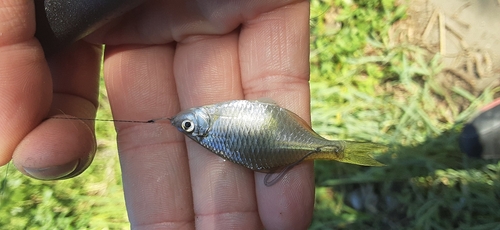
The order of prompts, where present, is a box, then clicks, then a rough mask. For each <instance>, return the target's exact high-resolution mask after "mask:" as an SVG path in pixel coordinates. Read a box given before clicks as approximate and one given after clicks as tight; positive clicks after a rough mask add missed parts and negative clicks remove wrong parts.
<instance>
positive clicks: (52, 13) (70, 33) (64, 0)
mask: <svg viewBox="0 0 500 230" xmlns="http://www.w3.org/2000/svg"><path fill="white" fill-rule="evenodd" d="M144 1H145V0H35V9H36V33H35V37H36V38H38V40H39V41H40V43H41V44H42V47H43V49H44V51H45V56H50V55H52V54H54V53H56V52H58V51H60V50H61V49H63V48H64V47H66V46H68V45H70V44H71V43H73V42H75V41H77V40H79V39H81V38H83V37H85V36H86V35H88V34H90V33H92V32H93V31H95V30H96V29H97V28H99V27H100V26H102V25H103V24H105V23H106V22H107V21H109V20H110V19H113V18H115V17H118V16H120V15H122V14H124V13H126V12H127V11H129V10H131V9H133V8H134V7H136V6H138V5H139V4H141V3H142V2H144Z"/></svg>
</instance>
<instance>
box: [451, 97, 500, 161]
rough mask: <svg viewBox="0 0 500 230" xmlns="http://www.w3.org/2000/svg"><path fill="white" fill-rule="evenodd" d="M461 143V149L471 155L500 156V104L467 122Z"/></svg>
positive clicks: (482, 156)
mask: <svg viewBox="0 0 500 230" xmlns="http://www.w3.org/2000/svg"><path fill="white" fill-rule="evenodd" d="M459 143H460V149H461V150H462V151H463V152H464V153H466V154H467V156H469V157H474V158H484V159H498V158H500V104H497V105H495V106H494V107H492V108H489V109H487V110H485V111H483V112H481V113H480V114H479V115H478V116H477V117H475V118H474V119H473V120H472V121H470V122H469V123H467V124H466V125H465V127H464V129H463V130H462V133H461V135H460V139H459Z"/></svg>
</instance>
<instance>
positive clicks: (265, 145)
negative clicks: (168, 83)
mask: <svg viewBox="0 0 500 230" xmlns="http://www.w3.org/2000/svg"><path fill="white" fill-rule="evenodd" d="M171 123H172V125H174V126H175V127H177V129H178V130H179V131H181V132H183V133H184V134H186V135H187V136H188V137H189V138H191V139H193V140H194V141H196V142H197V143H199V144H200V145H202V146H203V147H205V148H207V149H209V150H210V151H212V152H214V153H215V154H217V155H218V156H220V157H222V158H224V159H226V160H229V161H231V162H234V163H237V164H240V165H243V166H245V167H247V168H249V169H252V170H255V171H260V172H273V171H276V170H278V169H282V168H285V167H287V166H291V165H295V164H297V163H299V162H301V161H302V160H311V159H327V160H337V161H342V162H347V163H354V164H360V165H370V166H380V165H382V164H381V163H379V162H377V161H375V160H374V159H372V158H371V157H369V156H368V155H366V152H368V151H373V150H377V148H379V147H380V145H378V144H374V143H362V142H350V141H343V140H338V141H332V140H327V139H325V138H323V137H321V136H320V135H318V134H317V133H315V132H314V131H313V130H312V129H311V128H310V127H309V126H308V125H307V124H306V122H305V121H304V120H302V119H301V118H300V117H298V116H297V115H296V114H294V113H292V112H291V111H289V110H287V109H284V108H281V107H279V106H278V105H276V104H273V103H266V102H260V101H247V100H235V101H228V102H222V103H219V104H214V105H207V106H201V107H196V108H191V109H188V110H186V111H183V112H180V113H179V114H177V115H176V116H175V117H173V118H171ZM349 149H350V150H352V151H347V150H349ZM349 153H351V154H350V155H349Z"/></svg>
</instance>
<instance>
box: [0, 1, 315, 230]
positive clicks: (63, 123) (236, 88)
mask: <svg viewBox="0 0 500 230" xmlns="http://www.w3.org/2000/svg"><path fill="white" fill-rule="evenodd" d="M34 12H35V11H34V5H33V0H3V1H0V22H1V23H0V92H2V97H0V121H2V122H0V165H4V164H6V163H7V162H9V160H11V159H12V160H13V163H14V165H15V166H16V167H17V168H18V169H19V170H20V171H21V172H23V173H25V174H27V175H30V176H32V177H35V178H39V179H46V180H53V179H64V178H71V177H74V176H76V175H78V174H80V173H81V172H82V171H84V170H85V168H87V167H88V165H89V164H90V163H91V161H92V158H93V156H94V153H95V151H96V143H95V137H94V128H93V127H94V124H93V122H92V121H81V120H61V119H47V118H49V117H54V116H67V117H80V118H81V117H83V118H89V117H94V116H95V112H96V108H97V105H98V102H97V97H98V77H99V72H100V61H101V52H102V49H101V46H100V45H98V44H102V43H105V44H106V50H105V55H104V76H105V82H106V88H107V90H108V95H109V99H110V103H111V107H112V111H113V116H114V118H115V119H127V120H150V119H154V118H166V117H171V116H173V115H175V114H176V113H177V112H179V111H180V110H181V109H186V108H190V107H193V106H200V105H206V104H212V103H216V102H221V101H226V100H233V99H249V100H252V99H258V98H272V99H273V100H275V101H276V102H277V103H278V104H279V105H281V106H283V107H286V108H288V109H290V110H292V111H293V112H295V113H297V114H298V115H299V116H301V117H302V118H304V119H305V120H307V121H309V120H310V117H309V100H310V98H309V85H308V80H309V61H308V57H309V2H308V1H299V0H297V1H293V0H289V1H286V0H275V1H269V0H261V1H248V0H227V1H191V0H172V1H147V2H146V3H144V4H143V5H141V6H139V7H138V8H136V9H133V10H132V11H131V12H129V13H127V14H126V15H123V16H121V17H119V18H117V19H115V20H113V21H112V22H110V23H108V24H107V25H105V26H104V27H102V28H100V29H99V30H98V31H96V32H94V33H93V34H91V35H90V36H88V37H87V38H85V39H84V41H79V42H77V43H76V44H74V45H72V46H71V47H69V48H68V49H67V50H65V51H64V52H62V53H60V54H57V55H56V56H54V57H51V58H50V59H48V60H47V59H45V57H44V54H43V50H42V48H41V47H40V44H39V43H38V41H37V39H36V38H35V37H34V34H35V15H34ZM165 121H166V122H157V123H154V124H131V123H116V124H115V125H116V130H117V133H118V140H117V141H118V148H119V155H120V162H121V167H122V172H123V183H124V193H125V199H126V204H127V210H128V215H129V220H130V222H131V226H132V228H134V229H153V228H154V229H156V228H161V229H170V228H171V229H193V228H197V229H262V228H265V229H305V228H307V227H308V226H309V224H310V221H311V218H312V210H313V200H314V177H313V170H312V163H311V162H306V163H302V164H300V165H298V166H296V167H294V168H293V170H291V171H290V172H288V173H287V174H286V175H285V176H284V177H283V178H282V179H281V180H280V181H279V182H278V183H277V184H275V185H274V186H271V187H266V186H265V185H264V183H263V178H264V176H265V174H262V173H254V172H253V171H251V170H248V169H245V168H243V167H241V166H238V165H236V164H233V163H230V162H227V161H223V160H222V159H221V158H219V157H217V156H216V155H215V154H212V153H210V152H209V151H208V150H205V149H204V148H203V147H201V146H199V145H198V144H196V143H194V142H193V141H191V140H189V139H187V140H185V138H184V137H183V135H182V134H181V133H180V132H178V131H177V130H175V128H174V127H173V126H171V125H170V124H169V123H168V121H167V120H165Z"/></svg>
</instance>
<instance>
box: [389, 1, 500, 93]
mask: <svg viewBox="0 0 500 230" xmlns="http://www.w3.org/2000/svg"><path fill="white" fill-rule="evenodd" d="M409 4H410V8H409V10H408V18H407V20H404V21H405V22H403V23H402V24H400V25H398V26H399V29H404V30H406V33H405V39H407V40H409V41H410V42H411V43H413V44H418V45H419V46H423V47H426V48H427V49H428V50H429V51H430V52H432V53H440V54H441V55H442V57H443V61H444V65H445V68H444V70H443V73H444V75H446V76H441V77H443V78H446V79H448V81H450V84H454V83H453V82H458V81H459V82H462V83H461V85H462V86H464V85H466V86H465V87H464V88H466V89H468V90H469V91H470V92H472V93H473V94H476V95H477V94H479V93H480V92H481V91H482V90H484V89H485V88H486V87H488V86H492V85H493V86H499V85H500V0H447V1H443V0H412V1H409Z"/></svg>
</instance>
